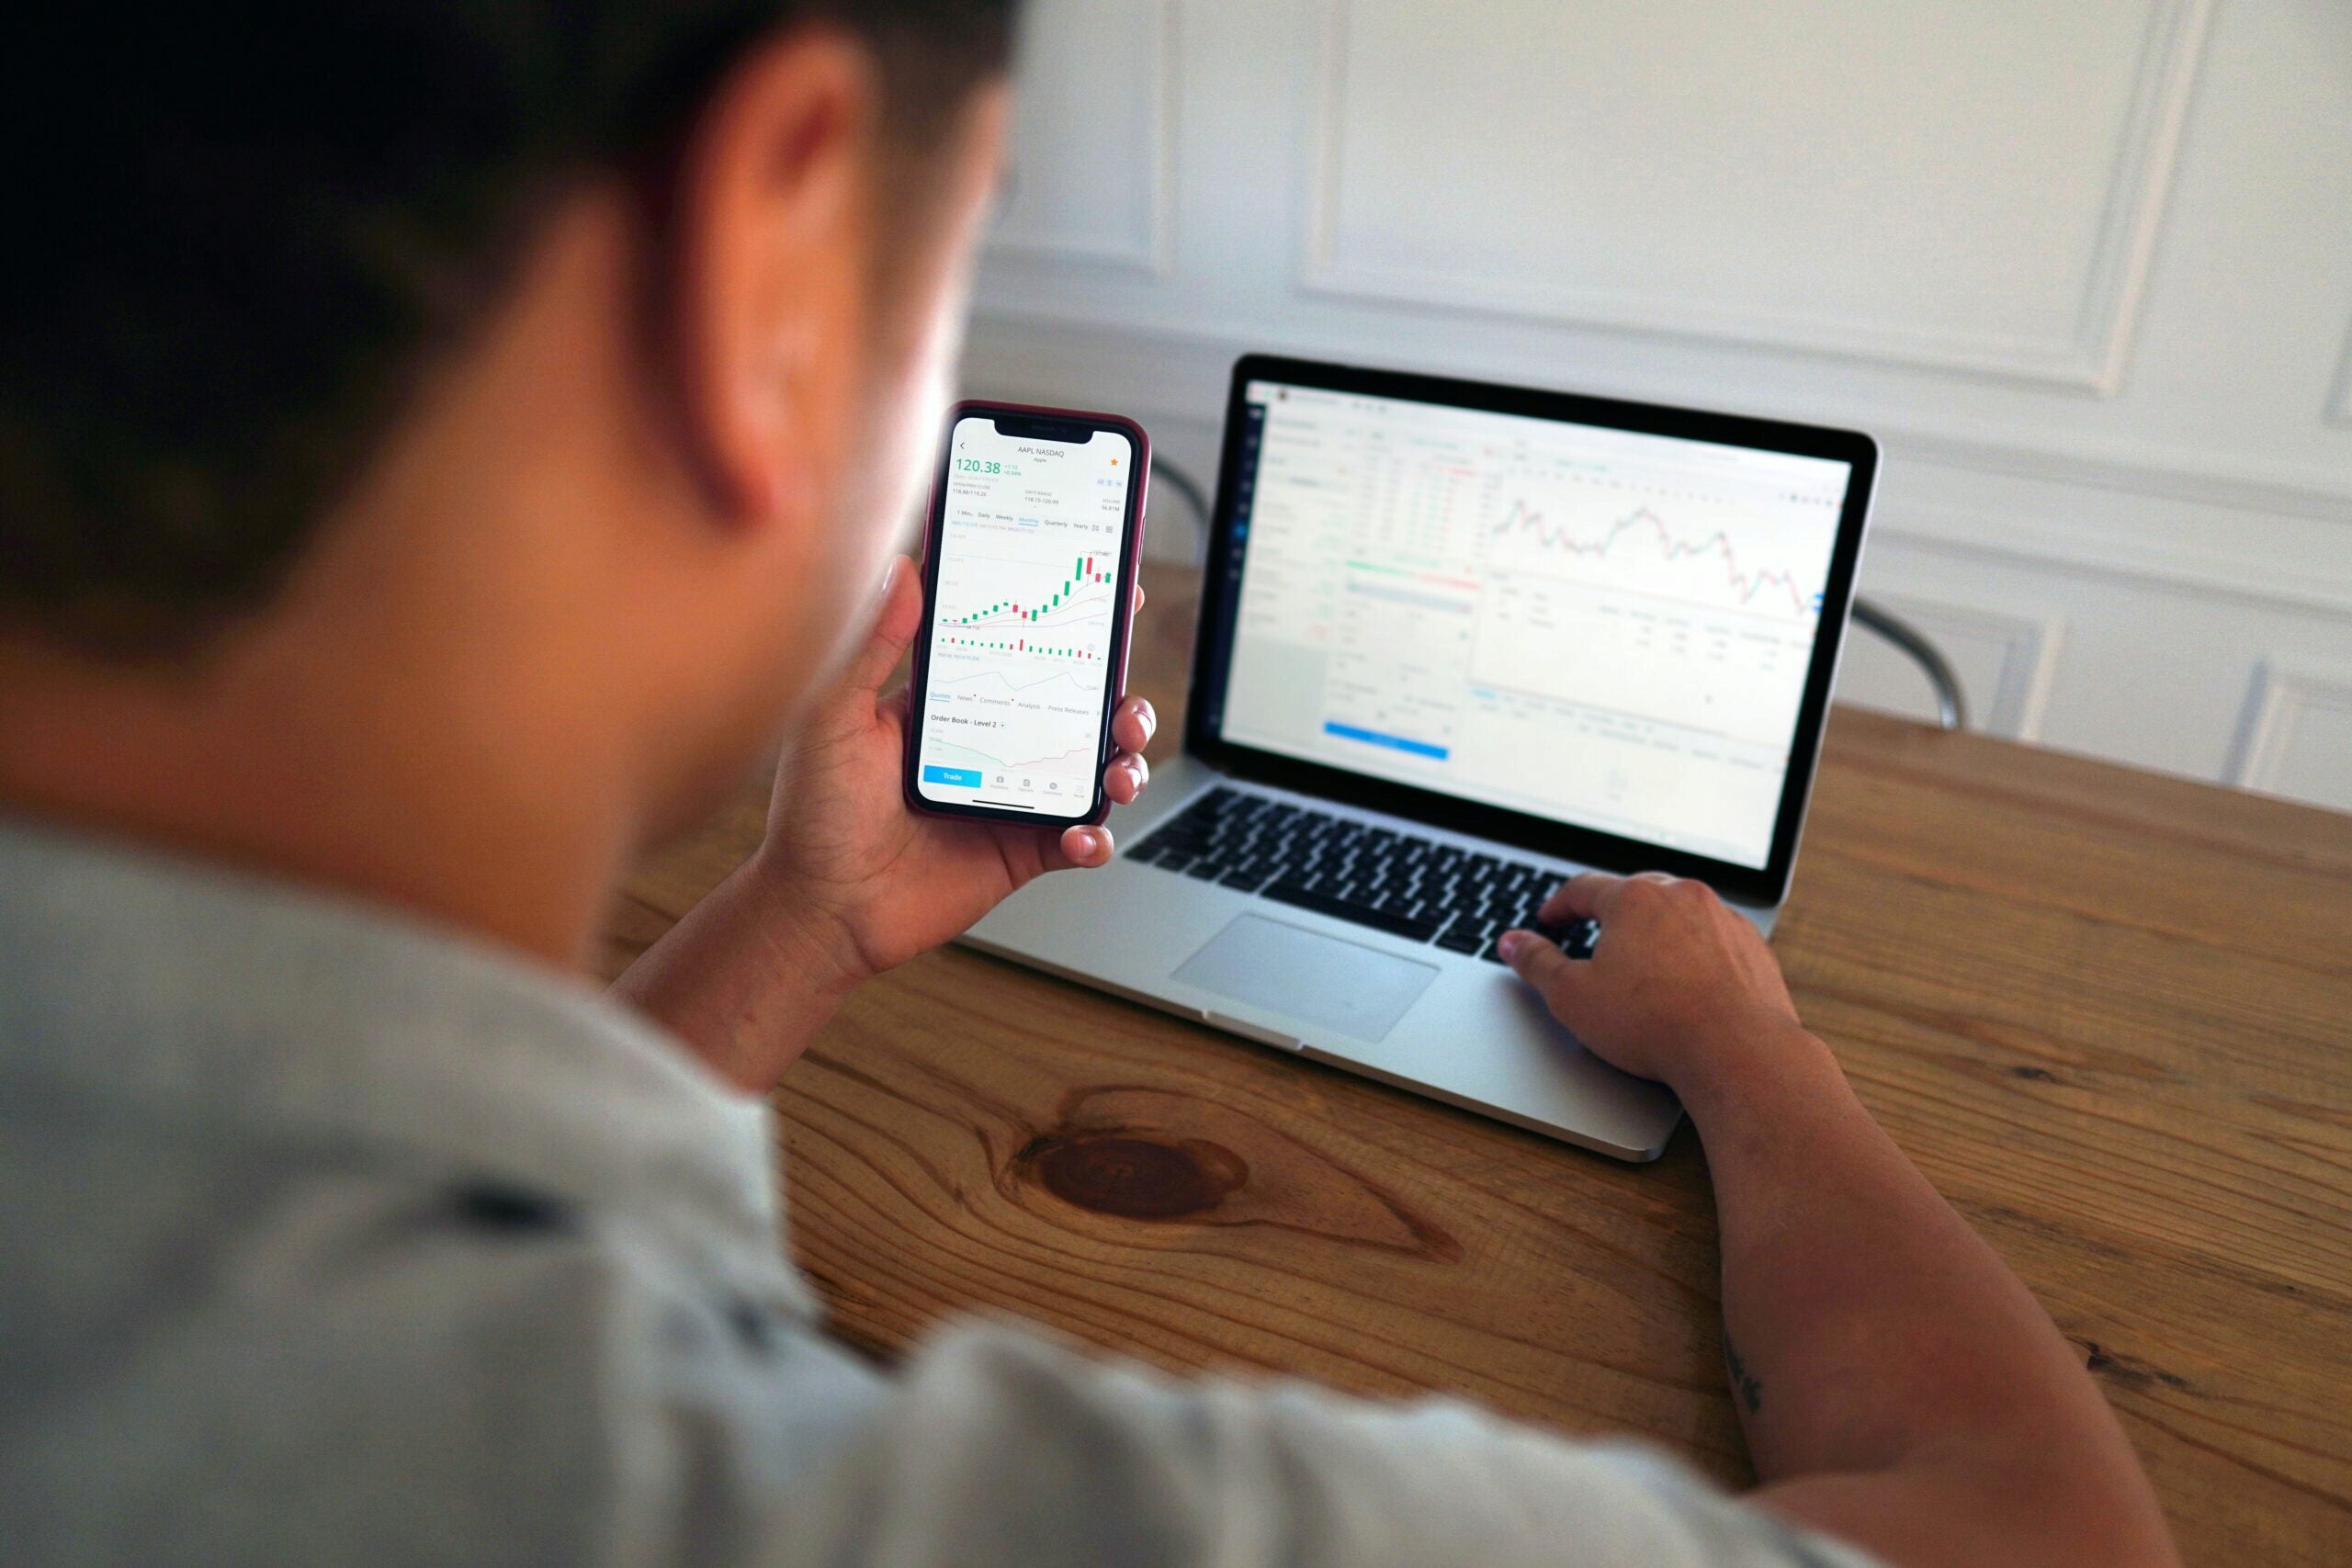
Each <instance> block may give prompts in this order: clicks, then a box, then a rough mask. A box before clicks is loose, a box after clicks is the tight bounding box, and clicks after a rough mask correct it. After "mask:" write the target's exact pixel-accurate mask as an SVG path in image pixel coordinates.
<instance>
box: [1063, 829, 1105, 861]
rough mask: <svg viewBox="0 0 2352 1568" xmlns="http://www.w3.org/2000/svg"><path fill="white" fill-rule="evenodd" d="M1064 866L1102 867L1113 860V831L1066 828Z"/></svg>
mask: <svg viewBox="0 0 2352 1568" xmlns="http://www.w3.org/2000/svg"><path fill="white" fill-rule="evenodd" d="M1057 848H1058V849H1059V850H1060V851H1061V859H1062V862H1063V863H1064V864H1066V865H1073V866H1090V865H1101V864H1103V863H1104V862H1106V861H1108V860H1109V859H1110V858H1111V830H1110V829H1107V828H1065V829H1062V836H1061V842H1060V843H1059V844H1058V845H1057Z"/></svg>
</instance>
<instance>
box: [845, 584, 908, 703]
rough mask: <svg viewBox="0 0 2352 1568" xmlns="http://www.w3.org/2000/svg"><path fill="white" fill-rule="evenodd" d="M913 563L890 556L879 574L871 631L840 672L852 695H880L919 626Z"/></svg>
mask: <svg viewBox="0 0 2352 1568" xmlns="http://www.w3.org/2000/svg"><path fill="white" fill-rule="evenodd" d="M920 579H921V574H920V573H918V572H917V571H916V570H914V562H912V561H910V560H909V559H908V558H906V557H904V556H892V557H891V558H890V564H889V566H888V569H886V570H884V572H883V573H882V598H881V604H880V607H879V608H878V609H876V611H875V615H874V629H873V630H872V631H870V632H868V633H866V636H865V647H864V648H861V649H858V650H857V655H856V657H855V658H854V659H852V660H850V664H849V668H848V670H847V671H843V673H842V686H843V687H845V688H847V689H848V690H850V691H854V692H865V693H868V694H872V693H876V692H879V691H880V690H881V689H882V682H885V681H887V680H888V679H889V678H890V671H893V670H895V669H897V668H898V666H899V659H900V658H902V657H903V656H904V655H905V653H906V651H907V644H909V643H910V642H912V641H913V640H914V637H915V631H916V629H917V628H918V627H920V626H922V582H921V581H920Z"/></svg>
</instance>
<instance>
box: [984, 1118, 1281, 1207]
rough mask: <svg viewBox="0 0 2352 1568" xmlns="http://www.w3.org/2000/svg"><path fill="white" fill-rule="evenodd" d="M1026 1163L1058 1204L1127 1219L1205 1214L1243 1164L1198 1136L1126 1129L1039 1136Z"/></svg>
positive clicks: (1241, 1173)
mask: <svg viewBox="0 0 2352 1568" xmlns="http://www.w3.org/2000/svg"><path fill="white" fill-rule="evenodd" d="M1028 1163H1029V1167H1030V1168H1031V1169H1032V1170H1034V1171H1035V1173H1036V1176H1037V1179H1038V1180H1039V1181H1041V1182H1043V1183H1044V1184H1045V1188H1046V1190H1047V1191H1048V1192H1051V1193H1052V1194H1053V1195H1054V1196H1055V1197H1057V1198H1059V1199H1060V1200H1061V1201H1064V1202H1065V1203H1069V1204H1073V1205H1075V1206H1076V1207H1078V1208H1080V1209H1088V1210H1091V1211H1092V1212H1094V1213H1098V1214H1115V1215H1117V1216H1118V1217H1120V1218H1121V1219H1129V1220H1181V1219H1183V1218H1185V1217H1186V1216H1188V1215H1193V1214H1202V1213H1207V1212H1208V1211H1210V1210H1212V1209H1214V1208H1216V1206H1217V1205H1218V1204H1220V1203H1222V1202H1224V1201H1226V1199H1227V1198H1228V1197H1230V1196H1231V1195H1232V1194H1233V1193H1235V1192H1236V1191H1238V1190H1240V1188H1241V1185H1242V1184H1243V1183H1244V1182H1246V1181H1247V1180H1249V1179H1250V1167H1249V1165H1248V1164H1247V1163H1246V1162H1245V1161H1243V1159H1242V1158H1241V1156H1239V1155H1237V1154H1235V1153H1234V1152H1233V1151H1232V1150H1231V1149H1228V1148H1226V1147H1225V1146H1224V1145H1219V1144H1212V1143H1208V1142H1206V1141H1205V1140H1203V1139H1199V1138H1184V1139H1181V1140H1178V1141H1177V1142H1174V1143H1159V1142H1156V1141H1154V1140H1152V1139H1150V1138H1146V1137H1137V1136H1136V1135H1135V1134H1130V1133H1096V1134H1082V1135H1079V1136H1070V1137H1061V1136H1056V1137H1047V1138H1043V1139H1040V1140H1039V1141H1038V1142H1037V1143H1036V1145H1034V1146H1033V1147H1032V1148H1031V1149H1030V1150H1029V1151H1028Z"/></svg>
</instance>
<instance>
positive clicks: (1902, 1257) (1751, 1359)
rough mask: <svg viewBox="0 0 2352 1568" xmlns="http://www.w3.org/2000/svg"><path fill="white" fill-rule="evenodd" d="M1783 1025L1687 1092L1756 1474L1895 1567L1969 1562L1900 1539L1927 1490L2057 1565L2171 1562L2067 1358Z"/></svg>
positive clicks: (2127, 1457) (1958, 1223) (2118, 1441)
mask: <svg viewBox="0 0 2352 1568" xmlns="http://www.w3.org/2000/svg"><path fill="white" fill-rule="evenodd" d="M1785 1028H1786V1030H1787V1032H1788V1033H1787V1037H1786V1038H1785V1039H1781V1040H1771V1041H1764V1042H1756V1041H1748V1042H1746V1043H1744V1046H1742V1047H1733V1048H1732V1050H1731V1051H1729V1052H1727V1053H1726V1055H1724V1057H1723V1058H1722V1060H1724V1062H1726V1063H1728V1064H1733V1065H1732V1066H1728V1067H1727V1069H1726V1070H1724V1071H1723V1072H1721V1073H1719V1074H1716V1075H1714V1076H1713V1077H1710V1079H1709V1080H1708V1081H1706V1082H1704V1083H1701V1084H1697V1085H1691V1086H1685V1087H1684V1093H1683V1098H1684V1102H1685V1105H1686V1106H1687V1108H1688V1109H1689V1111H1690V1112H1691V1119H1692V1121H1693V1122H1694V1123H1695V1124H1696V1125H1697V1127H1698V1130H1699V1134H1700V1137H1701V1139H1702V1143H1703V1144H1704V1145H1705V1148H1706V1153H1707V1161H1708V1166H1709V1168H1710V1170H1711V1172H1712V1173H1713V1180H1714V1185H1715V1192H1716V1201H1717V1205H1718V1209H1719V1211H1720V1214H1721V1221H1722V1235H1723V1257H1724V1334H1725V1342H1724V1343H1725V1360H1726V1363H1727V1371H1728V1373H1729V1376H1730V1379H1731V1382H1732V1387H1733V1396H1734V1399H1735V1401H1736V1404H1737V1405H1738V1407H1739V1414H1740V1418H1741V1420H1742V1422H1743V1423H1744V1424H1745V1425H1746V1427H1747V1433H1748V1439H1749V1444H1750V1447H1751V1450H1752V1451H1753V1453H1754V1455H1755V1459H1756V1464H1757V1470H1758V1475H1759V1476H1760V1477H1761V1478H1762V1479H1763V1480H1765V1481H1766V1482H1767V1483H1780V1485H1779V1486H1778V1487H1776V1488H1773V1489H1772V1490H1773V1491H1777V1492H1779V1493H1780V1494H1781V1496H1782V1497H1784V1498H1788V1499H1792V1500H1794V1501H1796V1502H1797V1503H1798V1505H1799V1506H1798V1507H1797V1508H1796V1509H1795V1510H1794V1511H1796V1512H1797V1513H1799V1514H1800V1515H1801V1517H1805V1518H1807V1519H1808V1521H1809V1522H1813V1523H1816V1524H1826V1525H1829V1526H1831V1527H1832V1528H1837V1527H1838V1526H1839V1525H1841V1524H1842V1525H1844V1526H1845V1527H1847V1528H1848V1529H1849V1533H1852V1534H1855V1535H1857V1536H1858V1537H1860V1538H1863V1539H1866V1540H1868V1541H1869V1542H1870V1543H1871V1544H1874V1545H1877V1546H1878V1547H1880V1549H1881V1550H1882V1551H1887V1550H1888V1549H1889V1548H1890V1547H1893V1546H1897V1545H1901V1546H1903V1547H1904V1548H1905V1550H1903V1551H1901V1552H1900V1553H1899V1555H1898V1553H1896V1552H1894V1551H1889V1555H1891V1556H1896V1557H1897V1560H1899V1561H1905V1562H1934V1561H1937V1560H1938V1556H1937V1551H1938V1548H1939V1544H1942V1545H1949V1546H1951V1547H1952V1548H1955V1549H1958V1550H1959V1551H1962V1552H1963V1553H1965V1552H1966V1551H1972V1550H1974V1548H1973V1547H1971V1546H1969V1545H1967V1544H1966V1543H1965V1542H1964V1541H1963V1540H1961V1539H1960V1538H1955V1537H1951V1535H1950V1533H1949V1532H1948V1531H1946V1532H1944V1534H1943V1540H1941V1541H1940V1542H1939V1540H1937V1539H1935V1535H1936V1530H1937V1527H1934V1526H1932V1525H1928V1526H1926V1527H1925V1528H1924V1529H1922V1533H1923V1535H1924V1536H1926V1537H1927V1539H1922V1540H1917V1541H1916V1542H1908V1541H1905V1520H1906V1518H1908V1519H1917V1520H1919V1521H1922V1522H1923V1523H1924V1522H1925V1521H1928V1520H1931V1519H1933V1518H1936V1517H1939V1516H1940V1515H1941V1514H1942V1512H1943V1510H1941V1509H1939V1508H1934V1507H1928V1506H1916V1505H1917V1504H1919V1503H1920V1502H1921V1500H1922V1499H1923V1498H1924V1497H1925V1496H1926V1495H1928V1493H1932V1492H1934V1491H1936V1490H1937V1489H1939V1488H1941V1489H1943V1490H1944V1491H1945V1492H1947V1493H1948V1492H1949V1491H1951V1490H1952V1489H1968V1488H1972V1487H1982V1488H1983V1489H1984V1490H1985V1493H1986V1494H1987V1499H1988V1502H1989V1501H1991V1500H1993V1499H1994V1498H1996V1497H1997V1499H1998V1501H1999V1502H2000V1504H2001V1505H2002V1506H2004V1507H2006V1508H2007V1509H2008V1510H2009V1511H2010V1514H2011V1516H2012V1517H2018V1518H2019V1519H2021V1520H2023V1521H2027V1526H2026V1528H2027V1533H2028V1535H2029V1537H2030V1538H2031V1539H2032V1540H2034V1542H2035V1543H2036V1549H2037V1550H2038V1549H2039V1548H2040V1547H2041V1546H2044V1545H2046V1546H2047V1547H2048V1548H2049V1549H2050V1550H2051V1551H2052V1554H2053V1555H2052V1559H2051V1560H2053V1561H2055V1560H2063V1558H2064V1551H2065V1549H2066V1541H2067V1540H2068V1539H2070V1538H2071V1539H2074V1540H2077V1541H2078V1542H2083V1541H2085V1540H2086V1539H2092V1540H2098V1541H2099V1542H2100V1543H2102V1544H2103V1545H2111V1544H2112V1543H2113V1542H2114V1541H2116V1540H2123V1541H2126V1542H2131V1543H2133V1544H2134V1547H2135V1551H2137V1555H2134V1556H2133V1557H2131V1558H2130V1559H2128V1560H2129V1561H2133V1562H2142V1561H2146V1562H2162V1561H2166V1560H2167V1557H2166V1554H2167V1553H2168V1551H2169V1547H2168V1545H2167V1544H2166V1541H2165V1532H2164V1529H2163V1524H2162V1520H2161V1517H2160V1516H2158V1515H2157V1513H2156V1512H2155V1508H2154V1500H2153V1498H2152V1496H2151V1495H2149V1493H2148V1490H2147V1486H2146V1483H2145V1481H2144V1480H2143V1478H2142V1476H2141V1474H2140V1472H2139V1468H2138V1466H2137V1464H2136V1462H2135V1461H2134V1460H2133V1459H2132V1457H2131V1450H2130V1448H2129V1446H2128V1444H2127V1443H2126V1442H2125V1440H2124V1438H2123V1436H2122V1433H2121V1431H2120V1428H2119V1427H2117V1425H2116V1423H2115V1420H2114V1417H2113V1416H2112V1414H2111V1413H2110V1412H2109V1409H2108V1407H2107V1404H2106V1402H2105V1400H2104V1399H2103V1398H2102V1397H2101V1396H2100V1394H2099V1393H2098V1388H2097V1386H2096V1385H2095V1384H2094V1383H2093V1382H2091V1380H2090V1378H2089V1376H2088V1375H2087V1374H2086V1372H2085V1371H2084V1370H2083V1368H2082V1366H2081V1364H2080V1362H2079V1360H2078V1359H2076V1357H2075V1353H2074V1350H2073V1348H2072V1347H2071V1346H2069V1345H2068V1344H2067V1342H2066V1340H2065V1339H2064V1337H2063V1336H2061V1335H2060V1334H2059V1333H2058V1331H2057V1329H2056V1327H2055V1326H2054V1325H2052V1323H2051V1321H2050V1319H2049V1317H2048V1315H2047V1314H2044V1313H2043V1312H2042V1310H2041V1306H2040V1305H2039V1304H2038V1303H2036V1302H2035V1301H2034V1299H2033V1297H2032V1295H2031V1294H2030V1292H2028V1291H2027V1290H2026V1288H2025V1286H2024V1285H2023V1284H2022V1283H2021V1282H2020V1281H2019V1280H2018V1279H2017V1277H2016V1276H2015V1275H2014V1274H2012V1273H2011V1272H2010V1271H2009V1270H2008V1269H2007V1267H2006V1266H2005V1265H2004V1264H2003V1263H2002V1262H2001V1260H2000V1258H1998V1257H1997V1256H1996V1254H1995V1253H1994V1252H1993V1250H1992V1249H1991V1248H1990V1247H1987V1246H1986V1245H1985V1242H1984V1241H1983V1239H1982V1238H1980V1237H1979V1236H1978V1235H1976V1234H1975V1233H1974V1232H1973V1230H1971V1229H1970V1228H1969V1226H1968V1225H1967V1224H1966V1223H1965V1222H1964V1221H1962V1219H1961V1218H1960V1216H1959V1215H1958V1214H1957V1213H1954V1212H1953V1211H1952V1209H1951V1206H1950V1205H1948V1204H1947V1203H1945V1202H1944V1201H1943V1200H1942V1198H1940V1197H1939V1195H1938V1194H1937V1193H1936V1191H1935V1190H1934V1189H1933V1188H1932V1187H1930V1186H1929V1185H1928V1181H1927V1179H1925V1178H1924V1177H1922V1176H1921V1175H1920V1174H1919V1173H1918V1171H1917V1169H1916V1168H1914V1167H1913V1166H1912V1165H1911V1163H1910V1161H1909V1160H1908V1159H1906V1158H1905V1156H1904V1155H1903V1153H1902V1151H1901V1150H1899V1149H1898V1148H1897V1147H1896V1146H1895V1145H1894V1141H1893V1140H1892V1139H1890V1138H1889V1137H1888V1136H1887V1135H1886V1134H1885V1133H1884V1132H1883V1130H1882V1129H1880V1127H1879V1126H1878V1125H1877V1123H1875V1122H1872V1121H1871V1119H1870V1117H1869V1116H1868V1114H1867V1113H1865V1112H1864V1111H1863V1110H1862V1108H1861V1106H1860V1102H1859V1101H1857V1100H1855V1099H1854V1097H1853V1094H1852V1092H1851V1090H1850V1089H1849V1088H1848V1086H1847V1084H1846V1081H1845V1079H1844V1077H1843V1076H1842V1075H1841V1074H1840V1073H1839V1072H1838V1067H1837V1064H1836V1062H1835V1061H1834V1060H1833V1059H1832V1058H1831V1056H1830V1055H1829V1052H1828V1049H1827V1047H1826V1046H1825V1045H1823V1044H1822V1043H1820V1042H1819V1041H1817V1040H1815V1039H1814V1038H1813V1037H1812V1036H1811V1035H1809V1034H1805V1033H1804V1032H1803V1031H1802V1030H1800V1029H1799V1028H1798V1026H1797V1025H1796V1024H1795V1023H1794V1022H1793V1021H1792V1022H1790V1023H1788V1024H1787V1025H1786V1026H1785ZM1742 1063H1745V1064H1747V1065H1746V1066H1739V1065H1737V1064H1742ZM1865 1477H1867V1478H1870V1479H1869V1481H1868V1482H1867V1483H1861V1484H1854V1482H1857V1481H1860V1479H1861V1478H1865ZM1799 1478H1815V1479H1811V1480H1801V1479H1799ZM1841 1478H1842V1479H1841ZM1890 1478H1895V1479H1894V1483H1892V1484H1890ZM1767 1495H1768V1496H1770V1495H1771V1493H1770V1492H1768V1494H1767ZM1941 1500H1942V1501H1944V1502H1946V1503H1949V1502H1950V1501H1951V1498H1950V1497H1949V1496H1948V1495H1947V1496H1944V1497H1943V1498H1942V1499H1941ZM2044 1505H2046V1506H2044ZM2036 1518H2040V1519H2041V1528H2040V1529H2035V1528H2033V1526H2032V1524H2031V1523H2030V1521H2032V1520H2034V1519H2036ZM1910 1528H1913V1529H1921V1528H1922V1527H1921V1526H1917V1525H1915V1526H1912V1527H1910ZM2084 1530H2089V1531H2091V1532H2093V1533H2092V1535H2091V1536H2090V1537H2089V1538H2085V1537H2083V1536H2082V1535H2081V1534H2080V1532H2082V1531H2084ZM2015 1560H2016V1561H2026V1560H2027V1559H2022V1558H2020V1559H2015Z"/></svg>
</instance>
